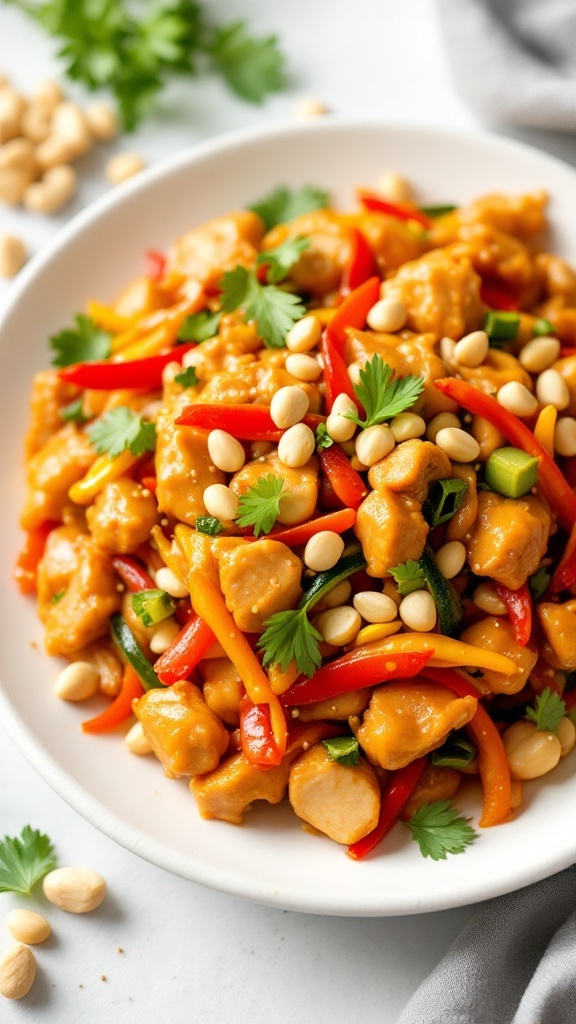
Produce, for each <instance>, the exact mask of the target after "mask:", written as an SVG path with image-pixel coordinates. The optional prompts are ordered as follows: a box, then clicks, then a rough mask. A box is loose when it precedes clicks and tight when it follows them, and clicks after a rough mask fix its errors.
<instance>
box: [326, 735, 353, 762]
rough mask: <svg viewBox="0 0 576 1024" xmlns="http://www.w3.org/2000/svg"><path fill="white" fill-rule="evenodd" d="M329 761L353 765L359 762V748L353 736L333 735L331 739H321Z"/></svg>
mask: <svg viewBox="0 0 576 1024" xmlns="http://www.w3.org/2000/svg"><path fill="white" fill-rule="evenodd" d="M322 745H323V746H324V747H326V750H327V751H328V757H329V758H330V760H331V761H336V762H337V763H338V764H345V765H349V766H351V767H355V766H356V765H357V764H359V762H360V750H359V747H358V740H357V739H356V737H355V736H335V737H334V738H333V739H331V740H322Z"/></svg>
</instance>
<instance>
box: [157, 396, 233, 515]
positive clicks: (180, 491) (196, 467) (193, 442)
mask: <svg viewBox="0 0 576 1024" xmlns="http://www.w3.org/2000/svg"><path fill="white" fill-rule="evenodd" d="M156 429H157V442H156V460H155V461H156V475H157V479H158V484H157V489H156V499H157V501H158V508H159V510H160V511H161V512H166V513H168V515H171V516H174V517H175V518H176V519H180V520H181V521H182V522H184V523H188V524H189V525H190V526H195V524H196V519H197V518H198V516H202V515H206V509H205V507H204V501H203V494H204V491H205V490H206V488H207V487H209V486H210V484H223V483H226V474H225V473H223V472H222V471H221V470H220V469H216V466H214V464H213V463H212V460H211V459H210V456H209V454H208V434H207V432H206V431H205V430H198V429H196V428H195V427H177V426H176V425H175V423H174V414H173V408H172V407H171V406H169V407H168V409H163V411H162V414H161V415H160V416H159V417H158V421H157V424H156Z"/></svg>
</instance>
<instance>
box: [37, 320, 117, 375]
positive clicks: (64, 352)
mask: <svg viewBox="0 0 576 1024" xmlns="http://www.w3.org/2000/svg"><path fill="white" fill-rule="evenodd" d="M75 319H76V327H67V328H65V329H64V330H63V331H60V333H59V334H53V335H52V337H51V338H50V348H51V349H52V350H53V351H54V352H55V353H56V355H55V356H54V358H53V359H52V366H72V364H73V363H92V362H95V361H96V360H99V359H107V358H108V356H109V355H110V335H109V334H107V333H106V331H102V330H100V328H99V327H97V326H96V324H95V323H94V321H93V320H92V319H91V318H90V317H89V316H84V314H83V313H79V314H78V316H77V317H76V318H75Z"/></svg>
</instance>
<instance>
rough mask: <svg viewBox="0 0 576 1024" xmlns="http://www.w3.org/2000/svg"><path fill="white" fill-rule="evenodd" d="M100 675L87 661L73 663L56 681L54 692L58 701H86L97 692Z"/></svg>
mask: <svg viewBox="0 0 576 1024" xmlns="http://www.w3.org/2000/svg"><path fill="white" fill-rule="evenodd" d="M99 686H100V673H99V671H98V669H97V668H96V666H95V665H91V664H90V662H88V661H73V662H72V663H71V664H70V665H67V666H66V668H65V669H62V672H61V673H60V675H59V676H58V678H57V680H56V684H55V686H54V692H55V693H56V696H57V697H60V700H72V701H76V700H78V701H80V700H88V698H89V697H93V696H94V694H95V693H97V692H98V689H99Z"/></svg>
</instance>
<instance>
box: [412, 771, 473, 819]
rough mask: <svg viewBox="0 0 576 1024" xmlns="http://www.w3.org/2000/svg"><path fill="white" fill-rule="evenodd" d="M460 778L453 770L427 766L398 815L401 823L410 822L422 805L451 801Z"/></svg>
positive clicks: (458, 773)
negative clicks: (437, 801)
mask: <svg viewBox="0 0 576 1024" xmlns="http://www.w3.org/2000/svg"><path fill="white" fill-rule="evenodd" d="M461 782H462V776H461V774H460V772H458V771H456V770H455V769H454V768H443V767H441V766H440V765H435V764H427V765H426V767H425V769H424V771H423V772H422V775H421V776H420V778H419V780H418V782H417V783H416V785H415V787H414V789H413V790H412V795H411V796H410V797H409V798H408V803H406V804H404V808H403V810H402V811H401V813H400V818H401V820H402V821H410V818H411V817H412V815H413V814H416V811H418V810H419V809H420V808H421V807H422V804H433V803H434V802H435V801H436V800H451V799H452V797H453V796H456V793H457V792H458V790H459V789H460V784H461Z"/></svg>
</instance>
